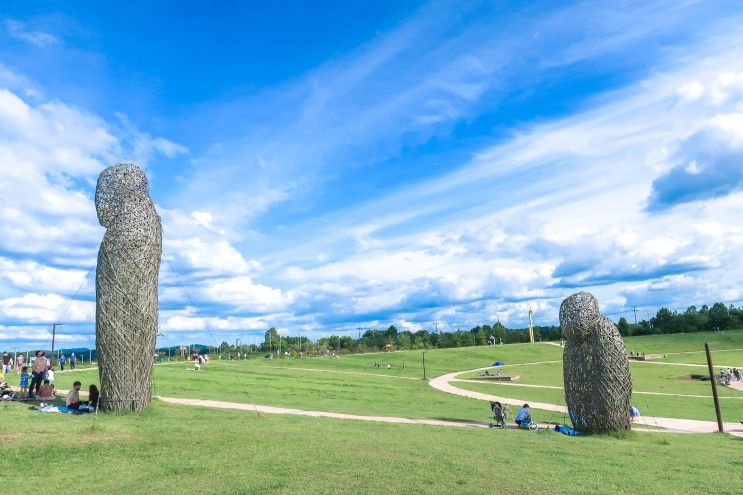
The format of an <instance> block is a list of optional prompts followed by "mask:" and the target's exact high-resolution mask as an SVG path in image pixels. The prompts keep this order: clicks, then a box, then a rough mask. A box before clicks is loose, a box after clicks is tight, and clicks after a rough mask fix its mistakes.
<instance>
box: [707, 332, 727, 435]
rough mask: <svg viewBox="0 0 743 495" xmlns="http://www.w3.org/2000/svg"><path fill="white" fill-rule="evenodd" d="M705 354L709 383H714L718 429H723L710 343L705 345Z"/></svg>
mask: <svg viewBox="0 0 743 495" xmlns="http://www.w3.org/2000/svg"><path fill="white" fill-rule="evenodd" d="M704 352H706V353H707V368H709V381H710V382H712V398H713V399H714V401H715V414H716V415H717V429H718V430H719V431H720V433H722V432H723V429H722V415H721V414H720V399H719V397H717V384H716V383H715V368H714V366H712V354H711V353H710V351H709V343H708V342H705V343H704Z"/></svg>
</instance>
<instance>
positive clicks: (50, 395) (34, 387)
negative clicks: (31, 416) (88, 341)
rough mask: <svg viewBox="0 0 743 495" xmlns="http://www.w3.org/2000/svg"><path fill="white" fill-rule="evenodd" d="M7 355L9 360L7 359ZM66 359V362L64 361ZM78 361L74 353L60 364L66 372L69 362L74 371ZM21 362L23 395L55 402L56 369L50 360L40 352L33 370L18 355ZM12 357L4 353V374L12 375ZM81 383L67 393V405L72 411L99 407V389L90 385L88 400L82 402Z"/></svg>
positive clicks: (61, 358)
mask: <svg viewBox="0 0 743 495" xmlns="http://www.w3.org/2000/svg"><path fill="white" fill-rule="evenodd" d="M6 355H7V356H8V357H9V359H6ZM63 358H64V360H63ZM76 361H77V359H76V358H75V357H74V353H73V354H71V355H70V358H69V359H67V358H65V356H64V355H62V356H60V360H59V364H60V367H61V368H62V369H63V370H64V367H63V366H64V363H65V362H68V363H69V364H70V368H72V369H74V367H75V363H76ZM18 362H20V363H21V367H20V369H19V370H18V371H19V379H20V383H19V388H20V393H21V395H25V396H26V399H32V400H39V401H53V400H56V399H57V390H56V388H55V387H54V368H52V366H51V361H50V359H49V358H48V357H47V356H46V353H45V352H44V351H38V352H37V353H36V357H35V358H34V360H33V364H31V369H30V370H29V366H28V365H26V364H25V359H23V356H22V355H18V359H17V360H16V363H18ZM12 366H13V363H12V356H9V355H8V353H3V374H7V373H10V369H8V367H10V368H12ZM81 386H82V384H81V383H80V382H75V383H74V384H73V386H72V389H71V390H70V391H68V392H67V396H66V397H65V405H66V406H67V407H68V408H70V409H79V407H80V406H81V405H88V406H90V407H93V408H95V407H98V401H99V400H100V393H99V391H98V387H96V386H95V385H90V387H88V400H87V401H81V400H80V387H81Z"/></svg>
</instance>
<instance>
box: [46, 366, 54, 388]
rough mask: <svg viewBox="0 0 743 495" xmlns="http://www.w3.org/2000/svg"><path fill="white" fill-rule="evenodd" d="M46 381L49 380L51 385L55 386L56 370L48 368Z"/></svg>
mask: <svg viewBox="0 0 743 495" xmlns="http://www.w3.org/2000/svg"><path fill="white" fill-rule="evenodd" d="M46 379H47V380H49V383H50V384H51V385H52V386H54V369H52V367H51V366H47V367H46Z"/></svg>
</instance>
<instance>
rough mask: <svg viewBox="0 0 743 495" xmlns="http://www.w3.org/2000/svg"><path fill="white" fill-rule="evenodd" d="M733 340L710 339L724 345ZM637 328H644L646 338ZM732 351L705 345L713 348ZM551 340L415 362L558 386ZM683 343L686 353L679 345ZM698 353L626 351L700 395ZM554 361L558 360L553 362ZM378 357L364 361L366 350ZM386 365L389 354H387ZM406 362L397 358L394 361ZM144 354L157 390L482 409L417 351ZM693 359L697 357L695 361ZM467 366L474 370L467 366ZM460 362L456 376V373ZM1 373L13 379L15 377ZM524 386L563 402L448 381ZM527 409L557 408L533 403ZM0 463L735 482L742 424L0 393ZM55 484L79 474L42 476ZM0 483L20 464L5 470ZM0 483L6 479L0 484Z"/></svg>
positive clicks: (589, 485) (558, 489)
mask: <svg viewBox="0 0 743 495" xmlns="http://www.w3.org/2000/svg"><path fill="white" fill-rule="evenodd" d="M727 336H728V337H729V336H732V337H733V341H730V340H729V339H728V340H722V341H720V342H715V343H714V348H715V351H718V350H720V349H736V348H737V347H736V341H737V340H743V332H740V331H739V332H728V335H727ZM710 337H714V335H709V334H706V335H705V334H702V335H698V334H683V335H666V336H652V337H637V338H632V339H627V340H628V348H630V344H631V345H632V346H633V347H632V348H633V349H637V350H640V349H647V350H643V351H642V352H653V353H656V352H657V353H670V352H689V351H698V350H699V343H700V342H704V340H705V339H708V340H709V338H710ZM643 339H647V342H646V341H645V340H643ZM737 352H739V351H732V350H731V351H729V352H719V353H718V352H715V357H717V356H722V355H728V356H732V357H734V356H736V353H737ZM561 357H562V349H560V348H559V347H557V346H553V345H548V344H536V345H530V344H519V345H504V346H496V347H475V348H460V349H444V350H430V351H427V352H426V376H427V377H428V378H432V377H434V376H438V375H441V374H444V373H449V372H455V371H463V370H469V369H475V368H482V367H486V366H489V365H490V364H491V363H492V362H493V361H494V360H496V359H498V360H501V361H504V362H506V363H508V364H524V363H540V364H528V365H525V366H515V367H512V368H509V367H506V368H503V370H504V372H508V373H511V372H514V373H517V374H519V375H520V377H521V378H520V379H519V381H518V382H517V383H521V384H534V385H550V386H561V385H562V364H561ZM684 357H689V360H688V361H687V360H685V359H683V358H684ZM696 357H698V355H697V354H672V355H670V356H669V357H668V358H667V359H665V360H664V361H667V362H674V363H677V364H674V365H664V364H661V365H659V364H651V363H633V364H632V372H633V378H634V383H635V391H636V392H643V391H647V392H661V393H676V394H683V395H709V382H693V381H688V380H682V379H681V378H680V377H681V376H682V375H684V374H688V373H690V372H691V371H690V370H696V369H697V368H690V367H685V366H682V365H680V364H678V363H693V361H691V359H692V358H696ZM551 361H556V362H551ZM375 362H378V363H380V365H381V366H380V367H379V368H376V367H374V363H375ZM388 364H389V365H390V368H389V369H387V365H388ZM403 365H404V366H403ZM188 368H190V366H189V365H188V364H187V363H183V362H180V363H170V364H163V365H158V366H156V367H155V375H154V376H155V380H154V387H155V394H156V395H160V396H169V397H182V398H200V399H218V400H226V401H232V402H243V403H257V404H262V405H272V406H284V407H292V408H298V409H312V410H323V411H333V412H345V413H353V414H362V415H387V416H401V417H410V418H435V419H458V420H475V421H483V422H486V421H488V420H489V419H490V415H489V410H488V406H487V403H485V402H483V401H478V400H475V399H469V398H465V397H460V396H455V395H451V394H447V393H444V392H440V391H437V390H435V389H433V388H432V387H430V386H429V385H428V383H427V382H426V381H424V380H423V379H422V378H423V366H422V353H421V351H405V352H395V353H386V354H385V353H375V354H364V355H351V356H343V357H341V358H340V359H331V358H304V359H281V360H274V361H267V360H265V359H262V358H256V359H252V360H244V361H239V362H237V361H226V360H225V361H220V360H218V359H214V357H213V359H212V362H210V363H209V364H208V365H207V366H205V368H204V370H202V371H200V372H195V371H192V370H190V369H188ZM699 369H700V370H702V371H703V369H702V368H699ZM474 375H476V374H474ZM462 376H463V377H464V376H467V375H462ZM11 380H12V378H11ZM74 380H80V381H81V382H83V388H86V387H87V385H88V384H89V383H97V380H98V374H97V371H95V370H88V371H77V372H71V373H70V372H65V373H58V374H57V379H56V382H57V387H58V388H61V389H64V388H69V387H70V386H71V384H72V382H73V381H74ZM453 383H454V384H456V386H458V387H461V388H467V389H471V390H477V391H483V392H488V393H495V394H498V395H504V396H508V397H514V398H519V399H524V400H527V401H542V402H553V403H562V402H564V399H563V394H562V390H555V389H540V388H529V387H512V386H501V385H496V384H491V383H486V384H480V383H465V382H453ZM720 395H721V396H723V399H722V402H723V416H724V419H725V420H726V421H738V420H740V419H741V418H743V400H740V399H736V398H735V397H738V398H740V397H743V393H741V392H738V391H734V390H730V389H721V390H720ZM633 401H634V402H635V403H636V404H637V405H638V406H639V407H640V408H641V409H642V411H643V415H645V416H649V415H656V416H666V417H679V418H692V419H707V420H713V419H714V411H713V409H712V403H711V400H709V399H705V398H692V397H675V396H661V395H643V394H635V397H634V398H633ZM534 416H535V419H536V420H537V421H546V420H548V419H549V420H552V421H555V420H560V419H562V418H561V417H557V416H556V415H553V414H552V413H549V412H547V411H538V410H535V411H534ZM0 422H1V423H2V431H3V446H4V449H3V452H4V455H3V456H1V457H0V468H2V472H4V473H21V472H24V473H25V471H26V470H27V469H28V467H29V466H37V467H38V469H37V477H41V478H44V479H46V478H47V477H51V478H54V479H58V480H77V482H78V486H85V487H86V488H85V489H84V490H83V491H87V492H89V493H156V492H161V491H165V490H172V489H179V488H181V487H183V488H182V489H187V490H195V491H197V492H201V493H490V492H494V491H496V492H501V493H524V492H527V491H538V492H542V493H614V494H616V493H700V492H701V493H720V494H723V493H738V492H739V488H740V486H741V483H743V477H742V474H741V472H742V471H743V470H742V469H741V468H742V467H743V462H742V461H740V451H741V450H740V449H741V447H743V439H740V438H732V437H729V436H727V435H717V434H696V435H689V434H686V435H682V434H665V433H631V434H627V435H620V436H595V437H579V438H575V437H567V436H564V435H560V434H557V433H554V432H543V433H535V432H525V431H515V430H514V431H512V430H509V431H499V430H498V431H496V430H488V429H470V428H453V427H434V426H427V425H391V424H378V423H368V422H361V421H348V420H337V419H327V418H309V417H289V416H282V415H267V414H256V413H254V412H247V411H231V410H215V409H206V408H199V407H187V406H178V405H172V404H164V403H161V402H159V401H155V402H154V403H153V404H152V405H151V406H150V407H149V408H148V409H147V410H146V411H145V413H144V414H142V415H141V416H127V415H109V414H100V415H98V417H97V418H95V417H92V416H79V417H78V416H68V415H55V414H41V413H36V412H33V411H29V410H28V405H26V404H19V403H3V404H0ZM54 486H55V488H54V491H55V492H56V493H73V492H78V491H79V489H78V488H77V487H72V486H71V485H70V486H69V487H68V486H66V485H65V486H58V485H56V484H55V485H54ZM0 487H2V489H1V490H0V491H1V492H2V493H21V492H22V491H23V490H24V489H25V488H27V487H28V478H27V477H26V476H24V475H21V474H19V475H18V476H14V475H11V476H6V477H5V479H4V480H3V481H2V484H0ZM6 490H7V491H6Z"/></svg>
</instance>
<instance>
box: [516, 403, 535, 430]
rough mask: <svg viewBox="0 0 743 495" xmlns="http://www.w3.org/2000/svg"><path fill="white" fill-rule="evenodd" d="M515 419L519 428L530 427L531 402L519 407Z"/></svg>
mask: <svg viewBox="0 0 743 495" xmlns="http://www.w3.org/2000/svg"><path fill="white" fill-rule="evenodd" d="M514 420H515V421H516V424H517V425H518V426H519V428H525V429H528V428H529V425H530V424H531V411H530V410H529V404H524V407H522V408H521V409H519V412H517V413H516V417H515V418H514Z"/></svg>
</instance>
